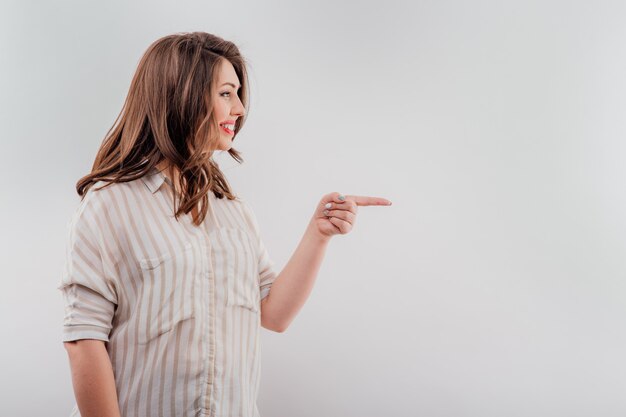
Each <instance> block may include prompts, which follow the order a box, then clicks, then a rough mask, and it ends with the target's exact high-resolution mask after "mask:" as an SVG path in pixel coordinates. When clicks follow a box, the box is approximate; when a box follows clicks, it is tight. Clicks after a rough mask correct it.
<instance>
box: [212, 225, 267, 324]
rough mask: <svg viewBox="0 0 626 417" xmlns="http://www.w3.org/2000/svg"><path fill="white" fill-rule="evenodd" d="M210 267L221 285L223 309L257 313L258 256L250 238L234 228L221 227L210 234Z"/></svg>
mask: <svg viewBox="0 0 626 417" xmlns="http://www.w3.org/2000/svg"><path fill="white" fill-rule="evenodd" d="M210 238H211V245H212V250H213V255H214V256H213V260H214V261H213V267H214V268H215V273H216V275H217V276H218V277H221V278H222V280H223V282H224V284H225V285H224V292H225V294H224V297H225V302H226V306H228V307H242V308H246V309H248V310H249V311H251V312H254V313H258V311H259V302H260V295H261V293H260V290H259V272H258V267H259V265H258V254H257V250H256V245H255V244H254V240H253V239H252V237H251V236H250V235H249V234H248V233H247V232H246V231H244V230H242V229H239V228H235V227H220V228H218V229H216V230H214V231H213V232H212V233H211V235H210Z"/></svg>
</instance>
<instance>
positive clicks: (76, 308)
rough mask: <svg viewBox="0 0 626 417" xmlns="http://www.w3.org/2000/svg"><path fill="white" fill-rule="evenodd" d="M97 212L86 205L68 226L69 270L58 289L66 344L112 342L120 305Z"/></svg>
mask: <svg viewBox="0 0 626 417" xmlns="http://www.w3.org/2000/svg"><path fill="white" fill-rule="evenodd" d="M100 225H101V223H100V222H99V219H98V216H97V211H96V210H94V209H93V207H92V205H91V204H89V202H84V204H82V205H81V206H80V207H79V209H78V210H77V211H76V213H75V215H74V217H73V218H72V220H71V221H70V222H69V224H68V235H67V246H66V259H65V267H64V270H63V275H62V278H61V280H60V282H59V285H58V286H57V289H58V290H60V291H61V293H62V295H63V301H64V306H65V317H64V320H63V328H62V340H63V342H68V341H73V340H79V339H98V340H103V341H106V342H108V341H109V333H110V331H111V328H112V325H111V323H112V321H113V316H114V313H115V308H116V305H117V294H116V286H115V281H114V279H112V277H111V276H110V274H108V270H109V268H107V267H106V265H105V263H106V262H107V260H108V259H109V256H108V254H107V253H106V250H105V249H104V245H103V243H104V242H103V240H102V233H101V232H100Z"/></svg>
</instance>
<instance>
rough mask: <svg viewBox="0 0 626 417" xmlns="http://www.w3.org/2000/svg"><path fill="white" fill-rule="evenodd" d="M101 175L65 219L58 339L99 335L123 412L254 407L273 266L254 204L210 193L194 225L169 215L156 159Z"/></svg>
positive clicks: (173, 416) (194, 413)
mask: <svg viewBox="0 0 626 417" xmlns="http://www.w3.org/2000/svg"><path fill="white" fill-rule="evenodd" d="M103 184H104V183H103V182H102V181H99V182H98V183H96V184H94V185H93V186H92V188H90V189H89V190H88V192H87V194H86V196H85V197H84V199H83V200H82V201H81V203H80V204H79V206H78V209H77V210H76V212H75V214H74V216H73V217H72V219H71V221H70V222H69V227H68V245H67V258H66V265H65V269H64V271H63V274H62V278H61V280H60V284H59V286H58V287H57V288H58V289H59V290H60V291H61V293H62V294H63V299H64V302H65V318H64V323H63V328H62V340H63V341H72V340H78V339H98V340H103V341H105V342H107V343H106V344H105V346H106V348H107V351H108V354H109V357H110V359H111V364H112V366H113V373H114V376H115V384H116V390H117V396H118V401H119V408H120V412H121V416H122V417H199V416H216V417H222V416H223V417H226V416H237V417H239V416H241V417H255V416H259V411H258V409H257V405H256V397H257V393H258V388H259V380H260V370H261V369H260V343H259V341H260V339H259V332H260V328H261V308H260V302H261V299H263V298H264V297H265V296H267V295H268V293H269V291H270V287H271V285H272V282H273V281H274V279H275V278H276V273H275V271H274V269H273V262H272V261H271V259H270V257H269V255H268V252H267V250H266V248H265V246H264V245H263V242H262V239H261V236H260V232H259V227H258V223H257V220H256V217H255V215H254V213H253V211H252V209H251V207H250V206H249V205H248V204H247V203H246V202H245V201H244V200H241V199H238V200H228V199H226V198H225V197H224V198H223V199H218V198H216V197H215V195H214V194H213V193H212V192H209V208H208V212H207V216H206V218H205V220H204V221H203V223H202V225H201V226H195V225H194V224H193V223H192V218H191V215H190V214H188V215H184V216H181V217H179V220H178V221H177V220H176V219H175V218H174V206H173V192H174V187H173V184H172V183H171V181H170V179H169V178H167V177H165V176H164V175H163V173H161V172H160V171H158V170H157V169H156V168H153V169H152V170H151V171H150V172H149V173H148V174H147V175H145V176H143V177H141V178H140V179H138V180H135V181H130V182H125V183H116V184H112V185H110V186H108V187H106V188H104V189H102V190H94V188H96V187H99V186H100V185H103ZM71 416H80V414H79V410H78V407H77V405H75V406H74V409H73V410H72V412H71Z"/></svg>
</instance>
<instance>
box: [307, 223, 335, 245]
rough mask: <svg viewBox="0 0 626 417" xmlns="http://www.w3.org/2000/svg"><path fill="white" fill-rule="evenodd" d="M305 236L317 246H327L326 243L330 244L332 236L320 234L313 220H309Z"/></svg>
mask: <svg viewBox="0 0 626 417" xmlns="http://www.w3.org/2000/svg"><path fill="white" fill-rule="evenodd" d="M305 234H306V235H308V236H309V237H310V238H311V239H312V240H313V241H315V242H316V243H319V244H327V243H328V242H330V238H331V237H332V236H328V235H325V234H323V233H321V232H320V231H319V230H318V228H317V225H316V224H315V221H314V219H311V221H310V222H309V225H308V226H307V229H306V232H305Z"/></svg>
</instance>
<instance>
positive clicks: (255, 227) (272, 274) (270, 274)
mask: <svg viewBox="0 0 626 417" xmlns="http://www.w3.org/2000/svg"><path fill="white" fill-rule="evenodd" d="M242 202H243V207H244V210H245V213H246V216H247V218H248V221H249V224H250V226H251V228H252V231H253V233H254V237H255V240H256V244H257V253H258V257H259V258H258V262H259V283H260V291H261V300H262V299H263V298H265V297H267V296H268V295H269V293H270V288H271V287H272V283H273V282H274V280H275V279H276V276H277V275H278V274H277V273H276V269H275V264H274V261H273V260H272V258H271V257H270V255H269V252H268V250H267V247H266V246H265V244H264V243H263V239H262V238H261V231H260V228H259V223H258V221H257V218H256V215H255V214H254V211H253V210H252V208H251V207H250V206H249V205H248V203H247V202H245V201H242Z"/></svg>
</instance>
